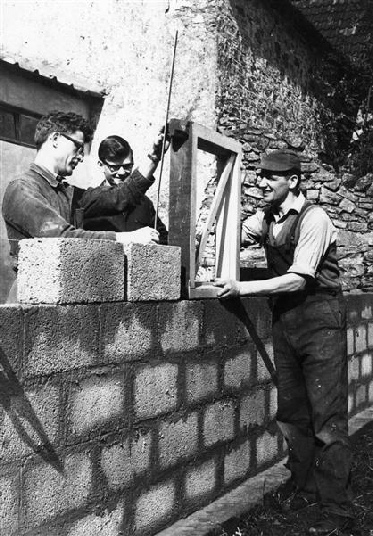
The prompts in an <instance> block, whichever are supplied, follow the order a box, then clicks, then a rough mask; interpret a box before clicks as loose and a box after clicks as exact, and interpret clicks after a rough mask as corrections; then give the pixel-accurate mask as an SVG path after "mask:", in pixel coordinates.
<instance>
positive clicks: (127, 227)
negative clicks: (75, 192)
mask: <svg viewBox="0 0 373 536" xmlns="http://www.w3.org/2000/svg"><path fill="white" fill-rule="evenodd" d="M162 142H163V137H162V133H160V134H159V136H158V138H157V140H156V141H155V143H154V144H153V147H152V151H151V153H150V154H149V155H148V158H149V159H150V161H151V162H152V164H153V166H154V169H155V167H156V165H157V164H158V162H159V159H160V156H161V150H162ZM167 143H168V142H167ZM98 156H99V166H100V167H101V168H102V170H103V173H104V177H105V180H104V181H103V182H102V184H101V185H100V186H99V187H97V188H88V190H87V191H85V192H83V193H82V197H81V199H80V202H79V205H80V207H81V209H82V210H83V216H84V222H83V228H84V229H87V230H91V231H96V230H97V231H117V232H118V231H136V230H138V229H141V228H143V227H154V222H155V215H156V213H155V209H154V206H153V203H152V202H151V200H150V199H149V198H148V197H147V196H146V195H144V194H145V192H146V190H147V189H148V188H149V186H151V184H152V181H153V180H154V178H153V177H152V178H151V180H143V178H142V177H139V176H138V174H136V170H135V171H134V169H133V168H134V161H133V151H132V148H131V147H130V145H129V143H128V142H127V141H126V140H124V139H123V138H121V137H120V136H116V135H112V136H108V137H107V138H105V139H104V140H102V141H101V143H100V147H99V150H98ZM157 231H158V233H159V243H160V244H167V237H168V233H167V229H166V226H165V225H164V223H163V222H162V221H161V220H160V218H158V219H157Z"/></svg>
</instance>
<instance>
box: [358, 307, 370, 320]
mask: <svg viewBox="0 0 373 536" xmlns="http://www.w3.org/2000/svg"><path fill="white" fill-rule="evenodd" d="M361 318H364V320H370V319H371V318H372V306H371V304H366V303H365V304H364V309H363V310H362V311H361Z"/></svg>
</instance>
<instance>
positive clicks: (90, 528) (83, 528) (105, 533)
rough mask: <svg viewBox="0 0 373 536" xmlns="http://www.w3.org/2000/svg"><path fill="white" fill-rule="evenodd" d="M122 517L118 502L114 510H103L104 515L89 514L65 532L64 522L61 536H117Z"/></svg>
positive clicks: (122, 513)
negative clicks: (64, 535)
mask: <svg viewBox="0 0 373 536" xmlns="http://www.w3.org/2000/svg"><path fill="white" fill-rule="evenodd" d="M123 517H124V506H123V502H122V501H119V503H118V504H117V506H116V508H115V509H114V510H112V509H110V510H105V512H104V513H100V514H99V515H95V514H90V515H88V516H86V517H84V518H83V519H79V521H76V522H75V523H74V524H73V525H72V526H71V527H70V529H69V530H68V531H67V532H65V531H66V522H65V524H64V531H63V534H66V536H88V535H92V536H93V535H94V536H118V534H120V533H121V528H122V524H123ZM50 536H51V535H50Z"/></svg>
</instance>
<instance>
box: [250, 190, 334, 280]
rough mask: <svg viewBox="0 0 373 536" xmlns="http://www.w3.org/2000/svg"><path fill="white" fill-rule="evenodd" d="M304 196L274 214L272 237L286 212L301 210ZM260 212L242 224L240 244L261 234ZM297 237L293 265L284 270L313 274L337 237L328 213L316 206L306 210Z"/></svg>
mask: <svg viewBox="0 0 373 536" xmlns="http://www.w3.org/2000/svg"><path fill="white" fill-rule="evenodd" d="M305 202H306V198H305V197H304V195H303V194H302V193H299V195H298V197H296V198H294V200H292V201H291V202H289V203H287V204H286V208H284V212H283V213H279V214H274V220H275V221H274V224H273V237H274V238H276V237H277V236H278V234H279V232H280V231H281V229H282V227H283V224H284V222H285V221H286V218H287V217H288V215H289V212H290V211H292V212H293V213H294V211H296V212H297V213H298V214H299V212H300V210H301V209H302V207H303V205H304V203H305ZM263 221H264V212H263V211H262V210H258V211H257V212H256V214H254V215H253V216H249V217H248V218H247V219H246V220H245V221H244V222H243V224H242V233H241V242H242V244H243V245H248V244H253V243H254V242H258V241H260V239H261V238H262V235H263V230H264V229H263V228H264V225H263ZM299 231H300V232H299V240H298V244H297V245H296V248H295V251H294V259H293V264H292V265H291V266H290V267H289V269H288V272H293V273H297V274H300V275H307V276H310V277H313V278H314V277H315V274H316V269H317V267H318V265H319V263H320V261H321V259H322V257H323V256H324V254H325V253H326V251H327V249H328V248H329V246H330V245H331V244H332V243H333V242H336V240H337V230H336V228H335V227H334V225H333V224H332V222H331V220H330V218H329V216H328V215H327V214H326V212H325V211H324V210H323V209H322V208H321V207H319V206H315V208H312V209H311V210H309V211H307V212H306V214H305V216H304V218H303V219H302V221H301V224H300V230H299Z"/></svg>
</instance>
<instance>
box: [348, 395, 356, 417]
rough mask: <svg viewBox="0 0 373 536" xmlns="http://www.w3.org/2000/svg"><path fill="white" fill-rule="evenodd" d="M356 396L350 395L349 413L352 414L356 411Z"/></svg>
mask: <svg viewBox="0 0 373 536" xmlns="http://www.w3.org/2000/svg"><path fill="white" fill-rule="evenodd" d="M355 407H356V406H355V396H354V394H353V393H350V394H349V395H348V413H349V414H350V413H352V412H353V411H355Z"/></svg>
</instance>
